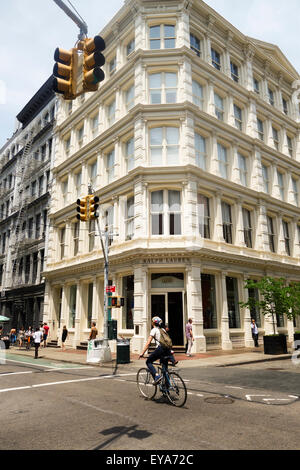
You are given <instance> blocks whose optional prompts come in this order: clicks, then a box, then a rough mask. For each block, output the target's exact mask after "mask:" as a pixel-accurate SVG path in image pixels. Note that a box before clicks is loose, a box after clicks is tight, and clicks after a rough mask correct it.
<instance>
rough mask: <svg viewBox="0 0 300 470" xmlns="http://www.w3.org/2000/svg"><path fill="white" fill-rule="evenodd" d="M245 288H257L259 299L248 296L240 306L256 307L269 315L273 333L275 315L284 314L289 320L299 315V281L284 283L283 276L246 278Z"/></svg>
mask: <svg viewBox="0 0 300 470" xmlns="http://www.w3.org/2000/svg"><path fill="white" fill-rule="evenodd" d="M245 288H246V289H258V291H259V293H260V298H259V300H257V299H254V298H252V297H251V298H249V300H248V301H247V302H241V303H240V304H241V306H242V307H248V308H254V307H258V308H259V309H260V311H261V313H262V314H263V315H271V317H272V319H273V327H274V334H275V320H276V315H286V316H287V318H288V319H289V320H292V319H293V318H294V317H295V316H297V315H300V283H293V284H291V285H286V280H285V279H284V278H279V279H275V278H273V277H264V278H262V279H260V280H259V281H254V280H252V279H248V280H247V281H246V283H245Z"/></svg>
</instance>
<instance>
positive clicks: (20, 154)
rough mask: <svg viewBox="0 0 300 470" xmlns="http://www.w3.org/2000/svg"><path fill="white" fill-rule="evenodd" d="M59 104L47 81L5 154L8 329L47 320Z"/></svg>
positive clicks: (0, 260)
mask: <svg viewBox="0 0 300 470" xmlns="http://www.w3.org/2000/svg"><path fill="white" fill-rule="evenodd" d="M55 101H56V97H55V94H54V92H53V91H52V85H51V79H48V80H47V81H46V82H45V83H44V85H43V86H42V87H41V88H40V89H39V90H38V92H37V93H36V94H35V95H34V96H33V97H32V99H31V100H30V101H29V102H28V103H27V104H26V106H25V107H24V108H23V109H22V111H21V112H20V113H19V114H18V116H17V122H18V127H17V130H16V131H15V133H14V134H13V136H12V137H11V138H10V139H8V140H7V142H6V144H5V145H4V146H3V147H2V149H1V150H0V165H1V170H0V194H1V197H0V292H1V297H0V312H1V314H2V315H5V316H7V317H9V318H10V323H9V324H7V325H6V327H7V328H10V327H14V328H17V329H19V328H20V327H24V328H27V327H28V326H32V327H36V326H38V325H39V324H40V323H41V322H42V320H43V302H44V290H45V282H44V279H43V276H42V271H43V269H44V262H45V258H46V249H47V248H46V239H47V232H48V206H49V199H50V191H49V189H50V163H51V155H52V141H53V132H52V130H53V123H54V119H55Z"/></svg>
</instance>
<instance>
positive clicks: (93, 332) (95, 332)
mask: <svg viewBox="0 0 300 470" xmlns="http://www.w3.org/2000/svg"><path fill="white" fill-rule="evenodd" d="M97 335H98V330H97V328H96V323H95V322H94V321H93V323H92V328H91V332H90V336H89V341H91V340H92V339H96V338H97Z"/></svg>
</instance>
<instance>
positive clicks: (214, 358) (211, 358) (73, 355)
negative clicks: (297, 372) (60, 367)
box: [7, 346, 292, 368]
mask: <svg viewBox="0 0 300 470" xmlns="http://www.w3.org/2000/svg"><path fill="white" fill-rule="evenodd" d="M7 352H8V353H10V354H15V355H16V356H18V355H21V356H23V357H26V356H27V357H34V349H31V350H30V351H26V350H24V349H20V348H19V347H18V346H14V347H10V348H9V350H7ZM39 357H40V358H41V359H48V360H53V361H62V362H69V363H74V364H80V365H82V364H84V365H87V364H88V363H87V362H86V358H87V352H86V351H82V350H77V349H66V351H62V349H60V348H52V347H46V348H43V347H41V348H40V349H39ZM115 357H116V354H112V358H113V359H115ZM291 357H292V352H291V351H290V352H289V354H283V355H269V354H264V352H263V347H259V348H243V349H234V350H231V351H222V350H215V351H208V352H206V353H198V354H193V355H192V357H187V356H186V355H185V354H176V359H177V360H178V361H179V363H178V367H179V368H180V367H184V368H186V367H208V366H213V367H222V366H223V367H225V366H234V365H242V364H253V363H256V362H265V361H278V360H284V359H290V358H291ZM143 364H144V360H141V359H139V356H138V355H137V354H130V363H129V364H127V366H130V367H134V368H139V367H142V366H143ZM124 365H125V364H124ZM122 366H123V364H122Z"/></svg>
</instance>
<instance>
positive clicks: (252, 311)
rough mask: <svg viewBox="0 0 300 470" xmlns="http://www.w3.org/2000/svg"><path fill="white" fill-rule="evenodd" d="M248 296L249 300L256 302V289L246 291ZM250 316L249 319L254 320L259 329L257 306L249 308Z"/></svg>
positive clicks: (257, 297) (257, 298)
mask: <svg viewBox="0 0 300 470" xmlns="http://www.w3.org/2000/svg"><path fill="white" fill-rule="evenodd" d="M248 296H249V299H253V300H255V301H258V300H259V296H258V289H253V288H252V289H248ZM250 314H251V318H254V320H255V323H256V325H257V326H258V327H259V328H260V327H261V321H260V314H259V308H258V307H257V306H253V307H251V308H250Z"/></svg>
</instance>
